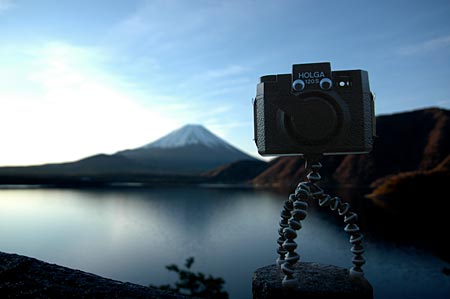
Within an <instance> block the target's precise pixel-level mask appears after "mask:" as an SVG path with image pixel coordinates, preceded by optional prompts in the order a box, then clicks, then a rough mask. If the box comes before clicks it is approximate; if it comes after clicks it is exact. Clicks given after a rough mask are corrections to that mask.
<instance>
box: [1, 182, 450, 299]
mask: <svg viewBox="0 0 450 299" xmlns="http://www.w3.org/2000/svg"><path fill="white" fill-rule="evenodd" d="M284 200H285V196H282V195H279V194H276V193H273V192H269V191H262V190H261V191H259V190H252V189H229V188H200V187H174V188H172V187H170V188H169V187H164V188H111V189H81V190H72V189H39V188H35V189H32V188H31V189H30V188H23V189H1V190H0V240H1V242H0V251H4V252H9V253H18V254H23V255H27V256H32V257H35V258H38V259H41V260H44V261H47V262H50V263H56V264H60V265H63V266H67V267H71V268H76V269H80V270H83V271H87V272H91V273H95V274H98V275H101V276H105V277H108V278H112V279H117V280H121V281H129V282H133V283H138V284H142V285H148V284H150V283H151V284H154V285H160V284H167V283H172V282H174V281H175V280H176V276H175V275H174V274H173V273H171V272H168V271H167V270H166V269H165V265H168V264H172V263H176V264H178V265H182V264H184V261H185V260H186V258H188V257H190V256H193V257H195V263H194V265H193V270H194V271H201V272H204V273H208V274H212V275H213V276H220V277H223V278H224V279H225V282H226V284H225V288H226V290H227V291H228V292H229V294H230V298H232V299H233V298H234V299H241V298H242V299H243V298H251V277H252V273H253V271H254V270H255V269H257V268H259V267H262V266H266V265H268V264H273V263H274V261H275V259H276V257H277V255H276V248H277V244H276V239H277V237H278V235H277V229H278V227H277V225H278V224H277V223H278V220H279V213H280V210H281V208H282V204H283V201H284ZM309 212H310V213H309V215H308V217H307V218H306V220H305V221H303V228H302V229H301V231H300V233H299V237H298V238H297V242H298V243H299V248H298V249H297V252H299V253H300V255H301V259H302V260H303V261H314V262H320V263H328V264H334V265H337V266H342V267H350V266H351V258H352V255H351V253H350V250H349V249H350V244H349V242H348V236H347V234H346V233H344V232H343V225H337V224H336V222H335V220H333V219H330V217H329V216H328V215H327V214H326V213H323V212H321V211H320V210H315V209H311V210H310V211H309ZM364 245H365V247H366V254H365V255H364V256H365V258H366V259H367V264H366V265H365V266H364V271H365V272H366V277H367V278H368V280H369V281H370V282H371V283H372V285H373V287H374V292H375V298H427V299H430V298H450V277H449V276H446V275H444V274H443V272H442V269H443V268H444V267H450V265H449V264H448V263H446V262H444V261H442V260H440V259H438V258H436V257H434V256H432V255H431V254H430V253H428V252H426V251H424V250H421V249H418V248H415V247H408V246H400V245H396V244H392V243H388V242H385V241H382V238H381V236H370V235H369V237H367V238H366V241H365V243H364Z"/></svg>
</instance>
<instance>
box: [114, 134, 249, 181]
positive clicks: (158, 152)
mask: <svg viewBox="0 0 450 299" xmlns="http://www.w3.org/2000/svg"><path fill="white" fill-rule="evenodd" d="M116 155H119V156H123V157H125V158H127V159H130V160H132V161H134V162H136V163H139V164H140V165H142V166H145V167H148V168H151V169H152V171H153V172H155V173H161V174H164V173H183V174H195V173H201V172H204V171H207V170H210V169H213V168H216V167H218V166H221V165H224V164H228V163H232V162H235V161H239V160H251V161H254V160H256V159H255V158H253V157H251V156H249V155H247V154H245V153H243V152H241V151H240V150H238V149H237V148H235V147H233V146H232V145H230V144H229V143H227V142H226V141H224V140H222V139H220V138H219V137H217V136H215V135H214V134H212V133H211V132H210V131H208V130H207V129H206V128H205V127H203V126H201V125H186V126H184V127H182V128H180V129H178V130H175V131H173V132H172V133H170V134H168V135H166V136H164V137H162V138H160V139H158V140H156V141H155V142H152V143H150V144H147V145H144V146H142V147H140V148H137V149H132V150H126V151H121V152H118V153H117V154H116Z"/></svg>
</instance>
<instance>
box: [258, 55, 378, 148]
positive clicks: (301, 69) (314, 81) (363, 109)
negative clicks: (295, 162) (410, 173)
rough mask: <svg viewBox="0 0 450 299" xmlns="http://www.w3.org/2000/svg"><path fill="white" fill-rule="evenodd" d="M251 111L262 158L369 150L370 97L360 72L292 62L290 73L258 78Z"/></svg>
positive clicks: (372, 133) (371, 136) (366, 80)
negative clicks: (332, 69)
mask: <svg viewBox="0 0 450 299" xmlns="http://www.w3.org/2000/svg"><path fill="white" fill-rule="evenodd" d="M253 112H254V128H255V131H254V134H255V143H256V146H257V148H258V152H259V153H260V154H261V155H263V156H267V155H304V154H324V155H333V154H361V153H368V152H370V151H371V150H372V145H373V139H374V136H375V115H374V113H375V112H374V99H373V94H372V93H371V91H370V87H369V77H368V73H367V72H366V71H364V70H343V71H331V66H330V63H329V62H321V63H307V64H294V65H293V66H292V74H279V75H267V76H263V77H261V78H260V83H259V84H258V85H257V92H256V98H255V100H254V101H253Z"/></svg>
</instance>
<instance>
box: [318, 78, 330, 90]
mask: <svg viewBox="0 0 450 299" xmlns="http://www.w3.org/2000/svg"><path fill="white" fill-rule="evenodd" d="M319 85H320V88H322V89H324V90H328V89H330V88H331V86H333V82H331V80H330V79H328V78H323V79H322V80H320V83H319Z"/></svg>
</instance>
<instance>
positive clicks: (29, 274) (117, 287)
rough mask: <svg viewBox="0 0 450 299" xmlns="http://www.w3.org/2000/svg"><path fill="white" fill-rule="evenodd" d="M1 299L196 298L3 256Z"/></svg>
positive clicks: (53, 265)
mask: <svg viewBox="0 0 450 299" xmlns="http://www.w3.org/2000/svg"><path fill="white" fill-rule="evenodd" d="M0 298H30V299H31V298H32V299H41V298H42V299H44V298H45V299H52V298H55V299H56V298H57V299H61V298H90V299H91V298H92V299H93V298H96V299H100V298H105V299H106V298H108V299H112V298H121V299H126V298H130V299H131V298H136V299H141V298H142V299H143V298H160V299H186V298H192V297H188V296H183V295H179V294H174V293H171V292H167V291H162V290H159V289H157V288H150V287H145V286H141V285H137V284H132V283H128V282H120V281H116V280H112V279H107V278H103V277H100V276H97V275H94V274H90V273H86V272H83V271H79V270H74V269H70V268H66V267H62V266H58V265H55V264H49V263H45V262H43V261H39V260H37V259H34V258H30V257H26V256H21V255H17V254H9V253H3V252H0Z"/></svg>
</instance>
